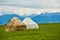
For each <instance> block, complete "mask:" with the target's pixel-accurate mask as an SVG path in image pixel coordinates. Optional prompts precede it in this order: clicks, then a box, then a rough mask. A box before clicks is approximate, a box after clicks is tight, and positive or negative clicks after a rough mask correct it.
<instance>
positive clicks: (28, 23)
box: [23, 17, 39, 29]
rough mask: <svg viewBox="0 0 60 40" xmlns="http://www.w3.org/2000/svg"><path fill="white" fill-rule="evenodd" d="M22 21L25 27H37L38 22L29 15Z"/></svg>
mask: <svg viewBox="0 0 60 40" xmlns="http://www.w3.org/2000/svg"><path fill="white" fill-rule="evenodd" d="M23 23H25V25H26V28H27V29H34V28H39V27H38V24H37V23H36V22H34V21H33V20H32V19H31V18H29V17H27V18H25V19H24V20H23Z"/></svg>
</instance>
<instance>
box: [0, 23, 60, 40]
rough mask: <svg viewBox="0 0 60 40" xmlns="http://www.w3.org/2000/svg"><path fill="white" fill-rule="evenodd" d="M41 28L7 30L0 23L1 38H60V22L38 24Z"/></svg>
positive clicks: (30, 39) (42, 39)
mask: <svg viewBox="0 0 60 40" xmlns="http://www.w3.org/2000/svg"><path fill="white" fill-rule="evenodd" d="M38 25H39V29H30V30H24V31H14V32H5V25H0V40H60V23H48V24H38Z"/></svg>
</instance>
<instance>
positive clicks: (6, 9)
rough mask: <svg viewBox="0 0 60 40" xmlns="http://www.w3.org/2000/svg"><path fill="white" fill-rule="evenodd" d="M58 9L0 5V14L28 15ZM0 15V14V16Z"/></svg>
mask: <svg viewBox="0 0 60 40" xmlns="http://www.w3.org/2000/svg"><path fill="white" fill-rule="evenodd" d="M57 11H59V12H60V10H59V9H35V8H22V7H14V6H0V14H1V15H2V14H18V15H21V16H23V15H25V16H29V15H32V14H36V15H39V14H41V13H42V12H57ZM1 15H0V16H1Z"/></svg>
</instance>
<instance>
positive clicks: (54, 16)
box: [31, 12, 60, 23]
mask: <svg viewBox="0 0 60 40" xmlns="http://www.w3.org/2000/svg"><path fill="white" fill-rule="evenodd" d="M31 18H32V19H33V20H34V21H35V22H37V23H59V22H60V12H45V13H41V14H40V15H36V16H34V17H31Z"/></svg>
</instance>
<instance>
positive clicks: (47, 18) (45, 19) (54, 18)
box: [0, 12, 60, 24]
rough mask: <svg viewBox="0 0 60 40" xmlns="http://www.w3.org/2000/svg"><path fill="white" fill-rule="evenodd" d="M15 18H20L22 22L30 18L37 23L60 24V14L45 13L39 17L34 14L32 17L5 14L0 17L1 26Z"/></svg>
mask: <svg viewBox="0 0 60 40" xmlns="http://www.w3.org/2000/svg"><path fill="white" fill-rule="evenodd" d="M13 17H18V18H19V19H20V20H21V21H22V20H24V18H26V17H30V18H31V19H32V20H33V21H35V22H36V23H59V22H60V12H44V13H41V14H39V15H37V14H32V15H30V16H20V15H17V14H5V15H2V16H0V24H7V23H8V22H9V20H10V19H11V18H13Z"/></svg>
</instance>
